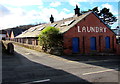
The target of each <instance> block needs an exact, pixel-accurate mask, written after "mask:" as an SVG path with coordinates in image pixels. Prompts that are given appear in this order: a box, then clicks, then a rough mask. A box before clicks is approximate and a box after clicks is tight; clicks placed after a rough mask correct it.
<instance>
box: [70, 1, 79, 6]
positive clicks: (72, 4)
mask: <svg viewBox="0 0 120 84" xmlns="http://www.w3.org/2000/svg"><path fill="white" fill-rule="evenodd" d="M79 1H80V0H69V4H70V5H71V6H76V5H78V6H80V4H79Z"/></svg>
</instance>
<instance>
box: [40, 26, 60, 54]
mask: <svg viewBox="0 0 120 84" xmlns="http://www.w3.org/2000/svg"><path fill="white" fill-rule="evenodd" d="M38 40H39V42H40V45H41V46H42V49H43V50H44V51H45V52H46V51H47V50H48V49H50V50H51V49H52V48H54V47H56V46H61V45H62V35H61V34H60V31H59V29H58V28H55V27H51V26H48V27H46V28H45V29H43V30H42V31H41V32H40V34H39V36H38Z"/></svg>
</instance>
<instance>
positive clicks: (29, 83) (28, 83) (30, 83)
mask: <svg viewBox="0 0 120 84" xmlns="http://www.w3.org/2000/svg"><path fill="white" fill-rule="evenodd" d="M47 81H50V79H45V80H39V81H32V82H27V83H22V84H32V83H40V82H47Z"/></svg>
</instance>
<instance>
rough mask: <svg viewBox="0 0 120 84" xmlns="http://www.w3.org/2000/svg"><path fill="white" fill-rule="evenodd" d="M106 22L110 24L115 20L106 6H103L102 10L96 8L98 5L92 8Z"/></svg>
mask: <svg viewBox="0 0 120 84" xmlns="http://www.w3.org/2000/svg"><path fill="white" fill-rule="evenodd" d="M92 11H94V12H95V13H96V14H97V15H98V16H99V17H100V18H101V19H102V20H103V21H104V22H105V23H106V24H108V25H112V24H113V23H114V22H116V21H117V18H116V17H115V16H114V15H113V14H112V13H111V12H110V11H109V9H108V8H103V9H102V10H100V11H99V10H98V7H95V8H93V9H92Z"/></svg>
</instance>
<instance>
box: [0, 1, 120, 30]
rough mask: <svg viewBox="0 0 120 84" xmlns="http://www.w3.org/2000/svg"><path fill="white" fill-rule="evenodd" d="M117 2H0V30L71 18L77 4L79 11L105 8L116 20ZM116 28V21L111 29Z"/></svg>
mask: <svg viewBox="0 0 120 84" xmlns="http://www.w3.org/2000/svg"><path fill="white" fill-rule="evenodd" d="M118 1H119V0H0V30H1V29H7V28H12V27H16V26H19V25H27V24H38V23H48V22H49V17H50V16H51V14H52V15H53V17H54V19H55V21H58V20H61V19H63V18H68V17H72V16H73V15H74V8H75V5H76V4H77V5H78V6H79V8H80V11H86V10H88V9H92V8H94V7H96V6H97V7H98V9H99V10H101V9H102V8H104V7H106V8H109V9H110V11H111V12H112V13H113V15H115V16H116V17H117V18H118V17H120V15H118ZM119 14H120V13H119ZM116 26H118V21H117V22H116V23H114V25H112V28H116Z"/></svg>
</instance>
